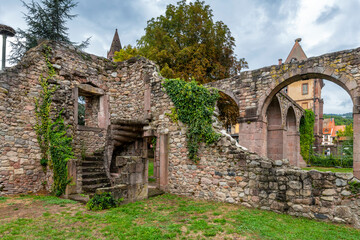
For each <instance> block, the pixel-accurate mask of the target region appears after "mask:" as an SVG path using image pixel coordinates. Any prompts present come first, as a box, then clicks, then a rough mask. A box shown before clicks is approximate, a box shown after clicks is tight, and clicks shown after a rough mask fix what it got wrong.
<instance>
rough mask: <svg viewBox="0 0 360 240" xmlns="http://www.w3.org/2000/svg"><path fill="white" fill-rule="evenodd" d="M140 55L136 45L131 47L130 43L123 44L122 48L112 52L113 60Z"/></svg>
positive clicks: (118, 60)
mask: <svg viewBox="0 0 360 240" xmlns="http://www.w3.org/2000/svg"><path fill="white" fill-rule="evenodd" d="M139 55H141V54H140V52H139V50H138V49H137V48H136V47H132V46H131V45H130V44H129V45H127V46H125V47H124V48H122V49H120V51H118V52H115V54H114V61H115V62H122V61H125V60H128V59H130V58H132V57H136V56H139Z"/></svg>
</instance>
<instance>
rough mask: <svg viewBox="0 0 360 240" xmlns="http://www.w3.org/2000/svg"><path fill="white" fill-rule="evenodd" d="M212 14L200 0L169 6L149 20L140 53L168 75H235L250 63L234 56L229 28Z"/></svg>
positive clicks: (199, 77) (208, 79) (202, 77)
mask: <svg viewBox="0 0 360 240" xmlns="http://www.w3.org/2000/svg"><path fill="white" fill-rule="evenodd" d="M212 17H213V14H212V10H211V9H210V6H209V5H205V3H204V2H202V1H199V0H197V1H195V2H190V3H189V4H187V3H186V1H185V0H182V1H180V2H178V3H177V5H176V6H174V5H172V4H170V5H168V6H167V8H166V12H165V15H161V16H160V17H157V18H156V19H154V18H152V19H151V20H150V21H148V24H147V27H146V28H145V35H144V36H143V37H141V39H140V40H139V41H138V45H137V47H138V50H139V54H140V55H142V56H145V57H147V58H149V59H150V60H153V61H155V62H156V63H157V64H158V65H159V66H160V69H161V74H162V75H163V76H164V77H166V78H182V79H184V80H186V81H190V80H192V79H196V80H197V81H199V82H201V83H204V82H211V81H215V80H219V79H223V78H227V77H230V76H233V75H236V74H237V73H239V71H240V70H241V69H242V68H244V67H245V68H246V67H247V62H246V61H245V59H244V58H241V59H237V57H236V56H235V54H234V47H235V39H234V38H233V37H232V36H231V32H230V30H229V28H228V27H227V26H226V25H225V24H224V23H223V22H221V21H218V22H214V21H213V19H212ZM125 51H126V50H125ZM118 59H119V60H120V58H118ZM118 59H117V58H116V57H115V60H116V61H118Z"/></svg>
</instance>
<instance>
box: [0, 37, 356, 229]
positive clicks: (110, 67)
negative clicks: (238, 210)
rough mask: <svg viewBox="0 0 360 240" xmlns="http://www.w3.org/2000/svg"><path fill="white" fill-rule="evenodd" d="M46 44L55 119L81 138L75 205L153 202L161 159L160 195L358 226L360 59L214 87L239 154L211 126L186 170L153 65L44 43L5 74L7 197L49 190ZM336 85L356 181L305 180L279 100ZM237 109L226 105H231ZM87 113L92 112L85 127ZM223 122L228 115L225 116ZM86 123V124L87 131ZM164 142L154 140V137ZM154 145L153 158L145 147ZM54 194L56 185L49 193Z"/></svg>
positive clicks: (0, 186)
mask: <svg viewBox="0 0 360 240" xmlns="http://www.w3.org/2000/svg"><path fill="white" fill-rule="evenodd" d="M45 45H47V46H49V47H50V48H51V52H50V54H49V60H50V62H51V64H52V65H53V67H54V69H55V76H54V77H53V79H51V81H50V83H51V84H52V85H53V86H56V88H57V89H56V91H55V93H54V95H53V104H52V107H53V110H54V111H59V110H60V109H64V110H63V116H64V118H65V121H66V123H67V124H69V126H70V128H69V134H71V135H72V136H73V148H74V151H75V158H74V159H72V160H71V161H70V162H68V170H69V175H70V177H71V180H72V183H71V184H70V185H68V189H67V195H71V194H80V193H93V192H95V191H96V190H98V189H104V188H105V189H106V190H107V191H111V192H113V193H114V194H115V193H116V195H117V196H122V197H124V199H125V202H126V201H135V200H139V199H143V198H146V197H147V193H148V162H149V155H150V151H152V152H154V161H155V164H154V171H155V172H156V186H157V187H158V188H160V189H162V190H164V191H166V192H169V193H173V194H178V195H186V196H191V197H194V198H201V199H207V200H214V201H223V202H229V203H234V204H239V205H244V206H247V207H254V208H261V209H264V210H271V211H276V212H283V213H287V214H291V215H295V216H304V217H307V218H313V219H319V220H326V221H333V222H339V223H349V224H353V225H354V226H357V227H359V226H360V225H359V212H360V211H359V209H360V201H359V197H358V195H356V194H353V193H352V192H350V190H349V183H350V182H353V181H358V180H357V179H356V177H357V178H359V177H360V87H359V86H360V48H358V49H353V50H346V51H340V52H336V53H329V54H325V55H322V56H318V57H313V58H309V59H306V60H303V61H295V62H290V63H285V64H282V65H273V66H270V67H265V68H261V69H257V70H253V71H246V72H242V73H240V74H239V75H238V76H234V77H232V78H228V79H223V80H220V81H217V82H213V83H211V84H208V86H211V87H215V88H217V89H219V91H220V92H222V93H223V95H224V96H226V97H227V98H229V99H231V102H232V103H235V105H236V107H237V108H238V113H239V114H238V118H237V120H238V122H239V123H240V124H239V128H240V132H239V135H240V137H239V143H240V145H239V144H238V143H237V142H236V141H235V140H234V139H233V138H232V137H231V136H230V135H228V134H226V133H225V130H224V129H222V127H221V125H220V124H219V122H218V121H217V120H216V119H214V124H213V126H214V129H215V131H217V132H218V133H219V134H221V137H220V139H219V141H218V142H216V143H214V144H211V145H205V144H202V145H201V146H200V150H199V158H200V160H199V162H198V163H194V162H192V161H191V160H189V159H188V152H187V151H188V150H187V142H186V132H187V127H186V126H184V124H182V123H181V122H178V123H176V122H173V121H172V120H171V119H170V117H169V114H171V112H172V108H173V107H174V104H173V103H172V101H171V100H170V98H169V97H168V95H167V94H166V92H165V91H164V89H163V87H162V80H163V79H162V77H161V76H160V75H159V71H158V68H157V66H156V65H155V64H154V63H153V62H151V61H149V60H147V59H145V58H141V57H140V58H132V59H129V60H127V61H124V62H117V63H114V62H112V61H111V60H109V59H106V58H102V57H98V56H94V55H91V54H88V53H85V52H81V51H79V50H76V49H75V48H74V47H72V46H68V45H63V44H60V43H55V42H44V43H42V44H40V45H39V46H37V47H35V48H33V49H31V50H30V51H28V52H27V53H26V55H25V56H24V58H23V59H22V61H21V62H20V63H19V64H18V65H16V66H13V67H11V68H7V69H5V71H4V72H2V73H0V195H1V196H2V195H8V194H22V193H25V194H26V193H30V192H33V193H34V192H37V191H39V190H41V189H43V188H44V187H47V188H49V187H50V184H51V174H48V173H47V174H44V173H43V171H42V167H41V165H40V149H39V146H38V143H37V139H36V134H35V132H34V130H33V125H34V122H35V116H34V108H35V104H34V97H37V96H39V92H40V89H41V87H40V85H39V76H40V75H42V74H43V75H46V74H47V65H46V62H45V58H44V48H45ZM307 79H328V80H332V81H334V82H336V83H338V84H339V85H340V86H342V87H343V88H344V89H346V90H347V91H348V92H349V94H350V96H351V97H352V100H353V102H354V174H350V173H331V172H318V171H304V170H301V169H299V168H297V167H296V166H294V165H298V164H299V158H298V156H299V143H298V139H299V138H298V136H299V134H298V130H299V123H300V120H301V117H302V114H303V112H302V110H301V107H300V106H299V104H297V103H296V102H294V101H293V100H291V99H290V98H289V96H287V95H286V94H284V93H281V92H280V90H281V89H283V88H284V87H286V86H287V85H289V84H291V83H294V82H296V81H300V80H307ZM229 104H230V103H229ZM79 105H82V106H84V107H85V109H84V112H85V114H84V118H83V119H81V118H79V113H81V114H83V112H80V111H79ZM219 112H221V109H219ZM79 120H81V124H79V123H80V122H79ZM155 137H156V138H155ZM154 139H155V141H156V147H155V148H154V149H152V148H150V147H149V142H152V141H153V140H154ZM49 183H50V184H49Z"/></svg>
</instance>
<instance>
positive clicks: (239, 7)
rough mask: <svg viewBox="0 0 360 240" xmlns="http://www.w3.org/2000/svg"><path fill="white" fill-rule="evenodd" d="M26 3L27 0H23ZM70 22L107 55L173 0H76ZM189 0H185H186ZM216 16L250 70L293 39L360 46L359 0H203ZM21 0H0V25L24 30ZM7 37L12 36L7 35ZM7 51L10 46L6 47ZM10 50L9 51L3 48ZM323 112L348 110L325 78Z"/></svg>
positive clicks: (321, 46)
mask: <svg viewBox="0 0 360 240" xmlns="http://www.w3.org/2000/svg"><path fill="white" fill-rule="evenodd" d="M25 1H26V2H29V0H25ZM77 2H78V6H77V7H76V8H75V9H74V10H73V13H74V14H77V15H78V16H77V17H76V18H74V19H73V20H71V21H69V22H68V24H67V26H68V28H69V31H68V32H69V36H70V39H71V40H72V41H75V42H81V41H82V40H85V39H86V38H87V37H91V41H90V46H89V47H88V48H87V49H86V50H85V51H86V52H89V53H92V54H95V55H98V56H103V57H105V56H106V53H107V51H108V50H109V48H110V45H111V41H112V38H113V36H114V32H115V29H116V28H117V29H118V32H119V36H120V40H121V43H122V45H123V46H124V45H127V44H131V45H136V40H137V39H139V38H140V37H141V36H142V35H144V28H145V27H146V23H147V21H148V20H150V19H151V18H153V17H154V18H156V17H158V16H160V15H161V14H164V13H165V10H166V6H167V5H168V4H176V2H178V1H177V0H78V1H77ZM188 2H189V0H188ZM205 3H206V4H208V5H210V7H211V9H212V10H213V15H214V16H213V19H214V21H223V22H224V23H225V24H226V25H227V26H228V27H229V29H230V30H231V33H232V35H233V37H234V38H235V43H236V47H235V53H236V55H237V56H238V57H244V58H245V59H246V60H247V61H248V63H249V69H250V70H253V69H257V68H261V67H265V66H270V65H274V64H277V62H278V59H279V58H282V59H284V60H285V59H286V57H287V55H288V54H289V52H290V50H291V48H292V46H293V44H294V40H295V39H296V38H299V37H300V38H302V41H301V43H300V44H301V45H302V48H303V50H304V51H305V53H306V55H307V56H308V57H312V56H319V55H322V54H325V53H330V52H335V51H340V50H345V49H353V48H357V47H360V30H358V29H359V27H358V25H359V23H360V14H359V11H360V0H343V1H339V0H316V1H314V0H205ZM22 12H26V9H25V8H24V7H23V6H22V3H21V1H20V0H11V1H10V0H0V24H5V25H9V26H11V27H13V28H14V29H17V28H22V29H26V24H25V21H24V19H23V14H22ZM9 40H12V39H11V38H9ZM7 50H10V47H9V46H7ZM7 52H8V51H7ZM322 96H323V98H324V113H346V112H352V101H351V99H350V97H349V95H348V94H347V93H346V92H345V90H343V89H342V88H340V87H339V86H338V85H336V84H333V83H331V82H329V81H326V82H325V87H324V88H323V91H322Z"/></svg>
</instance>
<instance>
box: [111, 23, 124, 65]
mask: <svg viewBox="0 0 360 240" xmlns="http://www.w3.org/2000/svg"><path fill="white" fill-rule="evenodd" d="M121 48H122V47H121V43H120V38H119V34H118V31H117V29H116V30H115V34H114V38H113V41H112V43H111V47H110V51H109V52H108V54H107V58H108V59H109V60H113V57H114V54H115V52H117V51H120V49H121Z"/></svg>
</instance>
